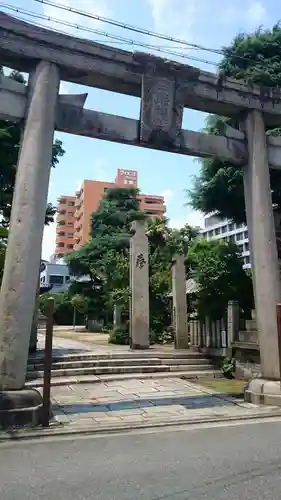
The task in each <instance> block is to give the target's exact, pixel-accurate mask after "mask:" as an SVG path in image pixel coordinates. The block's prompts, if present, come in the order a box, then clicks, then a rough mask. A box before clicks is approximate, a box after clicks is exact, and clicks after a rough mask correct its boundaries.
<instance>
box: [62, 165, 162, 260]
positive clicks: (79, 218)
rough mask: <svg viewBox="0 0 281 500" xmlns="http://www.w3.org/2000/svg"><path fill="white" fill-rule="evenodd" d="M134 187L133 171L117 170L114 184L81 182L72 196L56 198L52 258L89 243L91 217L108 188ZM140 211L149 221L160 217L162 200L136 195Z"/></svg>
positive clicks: (136, 183)
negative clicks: (151, 218) (53, 254)
mask: <svg viewBox="0 0 281 500" xmlns="http://www.w3.org/2000/svg"><path fill="white" fill-rule="evenodd" d="M114 187H128V188H129V187H134V188H137V187H138V173H137V171H136V170H125V169H120V168H119V169H118V170H117V176H116V179H115V182H102V181H91V180H84V181H83V183H82V186H81V188H80V189H79V190H78V191H77V192H76V194H75V196H60V197H59V199H58V207H57V208H58V215H57V229H56V250H55V257H56V258H57V259H59V258H63V257H64V256H65V255H66V254H67V253H69V252H72V251H73V250H78V248H79V247H80V246H81V245H84V244H85V243H87V241H88V240H89V235H90V225H91V215H92V213H93V212H95V211H96V210H97V208H98V206H99V203H100V201H101V200H102V198H103V196H104V193H105V192H106V190H107V189H108V188H114ZM138 197H139V199H140V208H141V210H143V211H144V212H145V213H146V214H147V215H149V216H150V217H160V218H161V217H163V216H164V214H165V211H166V207H165V204H164V198H163V196H154V195H147V194H140V195H139V196H138Z"/></svg>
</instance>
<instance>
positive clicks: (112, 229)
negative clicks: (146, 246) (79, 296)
mask: <svg viewBox="0 0 281 500" xmlns="http://www.w3.org/2000/svg"><path fill="white" fill-rule="evenodd" d="M137 195H138V190H137V189H134V188H111V189H108V190H107V191H106V193H105V196H104V198H103V199H102V200H101V202H100V204H99V206H98V208H97V210H96V211H95V212H94V213H93V215H92V221H91V239H90V241H89V242H88V243H87V244H86V245H84V246H83V247H82V248H81V249H79V250H78V251H76V252H73V253H71V254H70V255H69V256H67V263H68V265H69V269H70V272H71V274H73V275H74V276H83V275H84V276H85V275H87V276H89V283H88V287H89V288H88V291H89V294H90V296H92V295H93V293H92V291H90V289H91V290H93V288H95V287H96V285H97V283H98V285H99V295H101V296H103V298H104V305H105V308H106V309H107V310H109V309H112V307H113V305H114V304H118V305H120V306H121V307H122V308H123V309H124V310H128V306H129V246H130V237H131V234H130V232H131V223H132V222H133V221H134V220H143V219H145V218H146V215H145V214H144V213H143V212H141V211H140V201H139V200H138V198H137ZM95 313H98V311H97V310H96V311H95Z"/></svg>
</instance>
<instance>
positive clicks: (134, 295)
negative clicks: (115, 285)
mask: <svg viewBox="0 0 281 500" xmlns="http://www.w3.org/2000/svg"><path fill="white" fill-rule="evenodd" d="M146 229H147V225H146V222H145V221H134V222H133V223H132V237H131V242H130V288H131V307H130V346H131V349H148V348H149V274H148V273H149V271H148V239H147V236H146V234H145V233H146Z"/></svg>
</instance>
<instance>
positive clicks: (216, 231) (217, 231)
mask: <svg viewBox="0 0 281 500" xmlns="http://www.w3.org/2000/svg"><path fill="white" fill-rule="evenodd" d="M218 234H221V228H220V227H217V228H216V229H215V235H216V236H217V235H218Z"/></svg>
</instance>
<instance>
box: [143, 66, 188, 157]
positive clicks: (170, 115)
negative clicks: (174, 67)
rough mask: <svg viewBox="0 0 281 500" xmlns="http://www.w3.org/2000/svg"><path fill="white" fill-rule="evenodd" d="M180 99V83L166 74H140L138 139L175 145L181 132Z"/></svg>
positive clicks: (181, 110)
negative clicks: (140, 95)
mask: <svg viewBox="0 0 281 500" xmlns="http://www.w3.org/2000/svg"><path fill="white" fill-rule="evenodd" d="M182 116H183V102H182V94H181V91H180V86H179V85H178V84H177V83H176V81H175V80H173V79H169V78H167V77H161V78H159V77H154V76H150V75H143V78H142V100H141V117H140V142H147V143H149V142H150V143H151V144H152V143H155V144H157V145H158V146H162V147H163V148H164V149H165V146H170V147H171V146H173V145H174V146H175V147H176V146H177V142H178V140H179V137H180V133H181V125H182Z"/></svg>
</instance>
